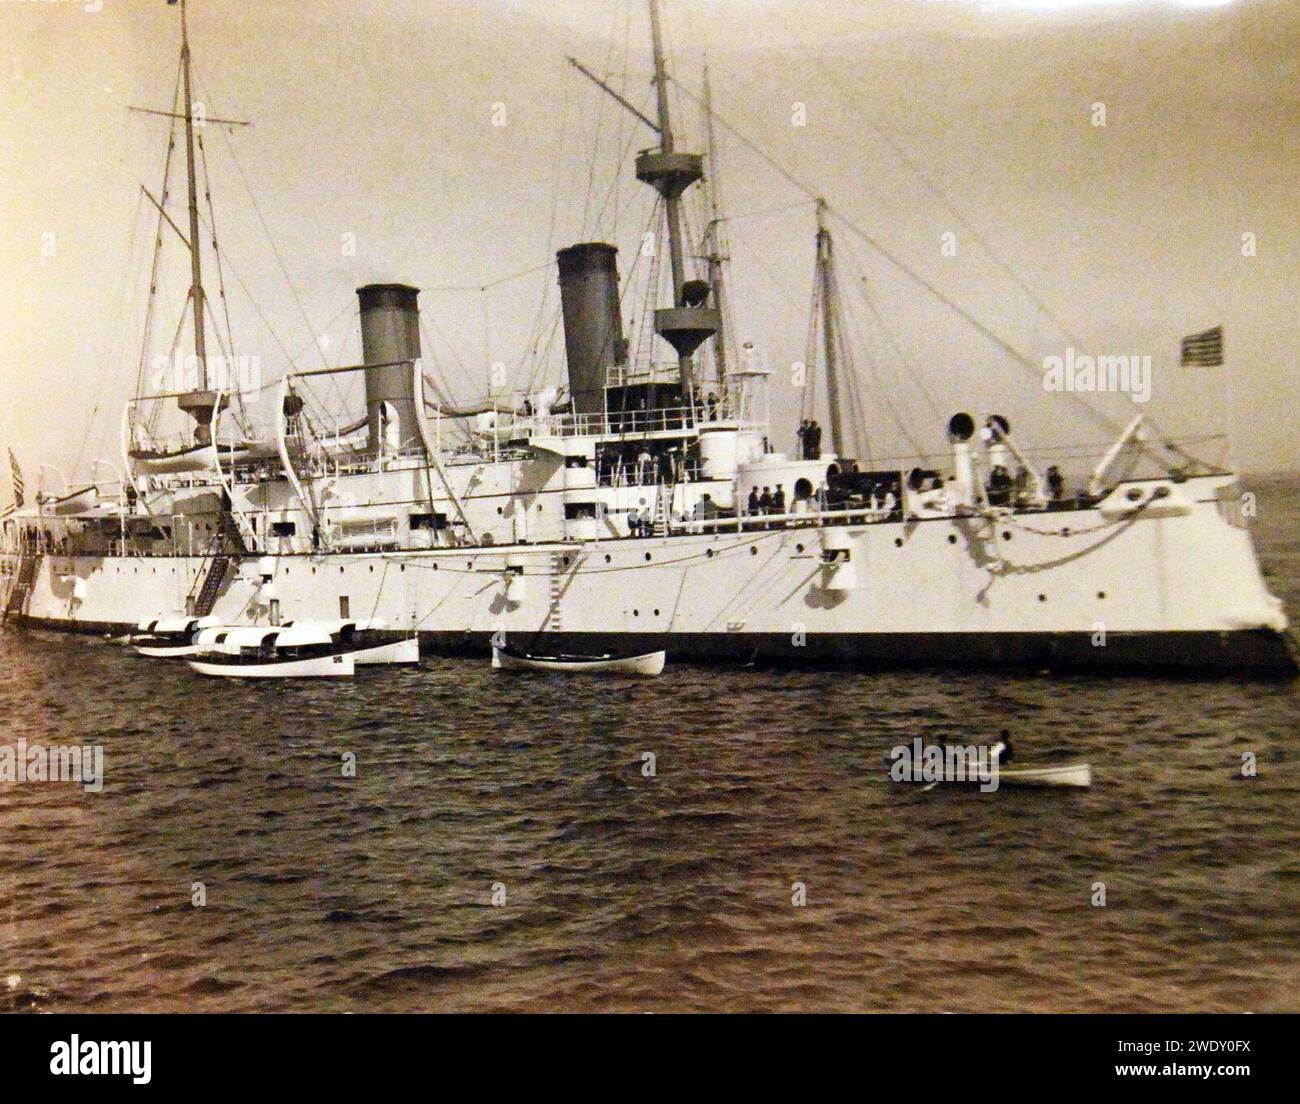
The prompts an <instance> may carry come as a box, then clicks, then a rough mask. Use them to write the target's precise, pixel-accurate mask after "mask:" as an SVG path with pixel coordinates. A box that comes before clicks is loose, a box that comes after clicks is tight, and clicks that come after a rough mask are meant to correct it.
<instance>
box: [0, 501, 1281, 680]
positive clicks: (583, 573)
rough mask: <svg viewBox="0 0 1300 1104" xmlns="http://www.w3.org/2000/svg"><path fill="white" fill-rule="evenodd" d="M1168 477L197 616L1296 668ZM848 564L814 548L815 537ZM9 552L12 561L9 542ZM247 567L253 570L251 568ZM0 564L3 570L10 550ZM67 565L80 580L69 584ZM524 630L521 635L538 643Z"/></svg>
mask: <svg viewBox="0 0 1300 1104" xmlns="http://www.w3.org/2000/svg"><path fill="white" fill-rule="evenodd" d="M1225 482H1227V481H1226V480H1216V479H1210V478H1206V479H1194V480H1191V481H1189V483H1188V484H1186V485H1184V487H1185V489H1184V493H1185V494H1186V495H1187V496H1188V498H1189V500H1190V501H1191V503H1192V508H1191V509H1190V510H1189V511H1187V512H1185V513H1182V514H1178V515H1167V516H1155V515H1151V514H1142V513H1138V514H1135V515H1134V516H1133V517H1132V518H1129V519H1122V520H1120V521H1118V522H1116V521H1115V520H1114V519H1113V518H1111V519H1108V518H1105V517H1103V516H1102V515H1101V513H1100V512H1099V511H1096V510H1076V511H1068V512H1060V513H1040V514H1031V515H1021V516H1019V517H1017V518H1013V519H1001V520H998V521H996V522H995V523H992V524H991V523H990V522H989V521H988V520H986V519H982V518H975V517H971V518H963V517H957V518H936V519H933V520H923V521H907V522H897V523H895V522H886V523H875V524H864V525H847V526H827V527H825V528H821V527H816V526H811V525H809V526H803V527H791V528H773V529H760V530H756V531H748V530H747V531H744V532H740V533H736V532H725V533H713V534H693V535H678V536H672V537H647V538H632V539H619V540H606V541H588V542H556V543H548V544H523V545H512V546H497V547H477V548H465V549H439V550H428V551H423V550H421V551H402V552H386V553H358V554H355V555H345V554H329V555H318V556H313V555H306V554H295V555H281V556H271V557H261V558H260V560H259V559H257V558H254V557H250V558H249V559H248V560H247V561H245V564H244V566H243V567H242V568H241V569H240V570H239V571H238V572H236V571H233V570H232V571H231V572H230V574H229V577H228V578H227V581H226V583H225V585H224V586H223V588H222V589H221V591H220V593H219V595H218V597H217V601H216V606H215V608H214V610H213V611H212V612H213V614H214V615H215V616H216V617H217V618H219V619H220V620H221V621H222V622H223V623H236V622H242V623H248V622H249V621H250V620H261V621H262V622H265V621H266V619H267V618H268V617H270V616H271V609H270V605H271V600H270V599H264V598H263V595H265V594H266V593H267V590H266V589H264V588H265V584H266V579H265V578H264V577H263V574H264V573H265V571H266V567H267V565H268V564H269V565H270V571H271V582H272V584H273V588H274V589H273V592H274V596H275V597H274V602H275V603H277V604H278V611H277V612H278V616H279V617H281V618H283V619H285V620H287V619H290V618H294V619H302V620H328V619H330V618H337V617H339V616H341V615H343V614H341V611H343V610H345V609H347V608H351V609H364V610H366V611H368V613H370V615H372V616H374V617H377V618H382V619H383V620H384V622H385V623H386V624H387V625H388V626H390V627H391V629H392V630H393V631H394V635H395V636H397V635H398V634H402V635H407V636H409V635H410V634H411V633H418V634H419V638H420V643H421V645H423V646H424V647H425V648H426V650H439V651H448V652H455V651H464V652H472V653H476V654H487V653H488V650H489V645H490V639H491V636H492V634H494V633H501V632H504V633H505V634H506V637H507V639H511V638H514V639H520V640H528V641H530V642H533V643H534V644H537V642H538V638H539V637H540V638H542V640H543V641H544V644H545V647H544V650H547V651H555V650H569V651H573V650H577V651H586V650H589V649H604V650H611V651H619V652H624V653H626V652H630V651H650V650H655V649H658V648H665V649H666V650H667V651H668V653H669V659H670V661H671V660H673V659H674V658H687V659H692V660H705V661H707V660H710V659H718V660H742V661H744V660H748V659H759V660H764V661H766V660H772V661H778V662H789V663H841V662H844V663H850V664H854V663H872V662H882V663H891V664H892V663H902V664H909V663H947V662H954V663H959V664H965V663H985V662H987V663H997V664H1008V665H1046V666H1051V665H1053V664H1054V663H1057V662H1060V663H1062V664H1074V663H1080V664H1082V665H1084V666H1098V667H1115V666H1121V667H1138V668H1140V667H1146V666H1152V667H1162V666H1173V667H1207V668H1217V669H1231V668H1234V667H1276V668H1279V669H1293V668H1294V665H1295V658H1294V645H1293V644H1292V643H1291V642H1290V639H1289V637H1288V636H1287V634H1286V633H1285V631H1284V630H1285V626H1286V620H1285V617H1284V615H1283V613H1282V612H1281V608H1280V603H1278V601H1277V600H1276V599H1275V598H1273V597H1272V596H1271V595H1270V594H1269V593H1268V590H1267V587H1266V586H1265V583H1264V580H1263V578H1262V576H1261V573H1260V571H1259V567H1258V564H1257V562H1256V559H1255V553H1254V548H1253V546H1252V543H1251V539H1250V535H1249V532H1248V531H1247V530H1246V529H1244V528H1241V527H1240V526H1238V525H1234V524H1231V523H1230V522H1229V521H1228V520H1227V519H1226V518H1225V516H1224V512H1223V510H1222V509H1221V508H1220V506H1219V503H1218V501H1217V499H1216V489H1217V487H1218V485H1219V484H1221V483H1225ZM846 541H847V546H848V548H849V550H850V552H851V556H850V564H851V566H848V568H847V570H846V565H842V566H828V565H826V564H824V563H823V551H824V550H825V548H826V545H827V543H828V542H829V543H832V544H835V545H837V546H839V545H844V544H845V542H846ZM10 559H11V560H16V557H10ZM204 565H205V561H204V559H203V558H202V557H199V556H192V557H191V556H151V557H93V556H82V557H68V556H45V557H44V558H43V559H42V561H41V563H40V567H39V571H38V572H37V574H36V578H35V580H34V583H33V586H32V589H31V593H30V595H29V596H28V597H27V599H26V600H25V601H24V603H23V606H24V609H23V611H22V613H23V614H24V615H25V619H26V620H27V621H29V622H33V623H37V624H40V625H43V626H46V627H50V628H60V629H69V630H74V631H76V630H80V631H99V632H114V631H120V630H121V628H122V627H126V626H134V625H135V624H137V623H138V622H139V620H140V618H141V617H142V616H146V615H149V614H156V613H157V612H158V611H160V610H176V611H179V610H182V609H183V608H184V605H185V600H186V596H187V595H188V594H191V593H193V590H194V587H195V582H196V579H197V577H198V575H199V573H200V572H201V571H202V570H203V568H204ZM259 565H260V567H259ZM10 568H11V573H10V576H9V577H10V578H12V577H13V572H14V564H12V563H11V565H10ZM77 580H82V582H80V583H78V582H77ZM541 646H542V645H541V644H538V647H541Z"/></svg>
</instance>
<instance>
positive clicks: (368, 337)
mask: <svg viewBox="0 0 1300 1104" xmlns="http://www.w3.org/2000/svg"><path fill="white" fill-rule="evenodd" d="M419 294H420V289H419V288H413V287H409V286H408V285H406V284H367V285H366V286H365V287H361V288H357V298H358V299H359V300H360V301H361V355H362V359H363V360H364V361H365V363H366V364H388V365H392V364H393V362H395V361H408V360H409V361H414V360H419V359H420V308H419V306H418V305H417V304H416V299H417V298H418V296H419ZM366 413H367V415H368V416H369V419H370V448H371V449H372V450H376V449H378V447H379V444H380V441H381V439H382V438H385V437H387V438H388V440H389V441H390V442H392V443H394V444H397V445H399V446H400V447H405V446H409V445H410V444H411V443H412V442H413V441H414V440H415V439H416V438H417V437H418V434H419V427H418V425H417V423H416V421H415V397H414V394H413V392H412V389H411V369H410V368H409V367H408V366H406V365H404V364H397V365H396V366H394V367H388V368H368V369H367V370H366ZM394 420H395V422H396V424H395V425H394Z"/></svg>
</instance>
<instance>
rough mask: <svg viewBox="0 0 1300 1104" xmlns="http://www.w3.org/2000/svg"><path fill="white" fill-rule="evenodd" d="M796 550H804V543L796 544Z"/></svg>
mask: <svg viewBox="0 0 1300 1104" xmlns="http://www.w3.org/2000/svg"><path fill="white" fill-rule="evenodd" d="M794 550H795V551H796V552H802V551H803V545H802V544H796V545H795V546H794Z"/></svg>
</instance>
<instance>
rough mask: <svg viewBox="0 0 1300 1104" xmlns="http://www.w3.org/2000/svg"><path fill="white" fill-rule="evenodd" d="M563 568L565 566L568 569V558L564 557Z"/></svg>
mask: <svg viewBox="0 0 1300 1104" xmlns="http://www.w3.org/2000/svg"><path fill="white" fill-rule="evenodd" d="M564 566H565V567H568V566H569V557H568V556H565V557H564Z"/></svg>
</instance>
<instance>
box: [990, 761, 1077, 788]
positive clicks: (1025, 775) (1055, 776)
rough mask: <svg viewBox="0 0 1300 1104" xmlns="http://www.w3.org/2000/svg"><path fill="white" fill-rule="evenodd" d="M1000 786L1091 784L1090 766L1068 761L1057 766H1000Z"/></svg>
mask: <svg viewBox="0 0 1300 1104" xmlns="http://www.w3.org/2000/svg"><path fill="white" fill-rule="evenodd" d="M998 784H999V785H1001V786H1091V785H1092V767H1091V765H1090V764H1088V763H1068V764H1065V765H1063V766H1059V767H1019V768H1016V767H1002V768H999V770H998Z"/></svg>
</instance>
